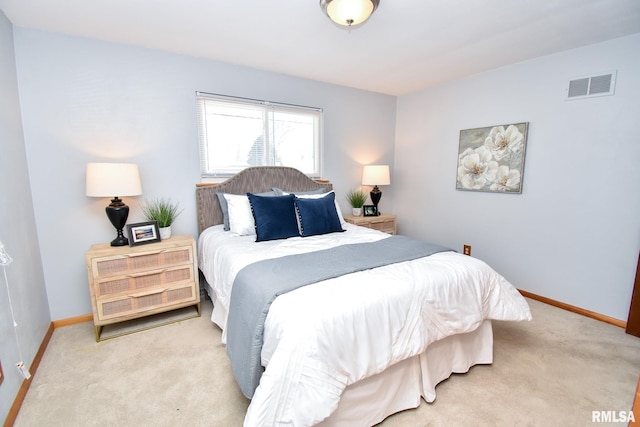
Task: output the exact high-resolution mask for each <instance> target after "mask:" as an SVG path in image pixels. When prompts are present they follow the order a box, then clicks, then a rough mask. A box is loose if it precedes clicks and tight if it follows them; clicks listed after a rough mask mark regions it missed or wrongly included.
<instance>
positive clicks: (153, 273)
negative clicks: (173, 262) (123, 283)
mask: <svg viewBox="0 0 640 427" xmlns="http://www.w3.org/2000/svg"><path fill="white" fill-rule="evenodd" d="M166 271H167V269H166V268H165V269H164V270H156V271H154V272H148V271H145V272H144V273H138V274H128V275H127V277H131V278H132V279H137V278H138V277H144V276H154V275H156V274H162V273H164V272H166Z"/></svg>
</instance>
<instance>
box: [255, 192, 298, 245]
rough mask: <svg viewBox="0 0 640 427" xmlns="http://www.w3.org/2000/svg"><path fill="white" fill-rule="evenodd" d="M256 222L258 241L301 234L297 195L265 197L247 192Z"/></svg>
mask: <svg viewBox="0 0 640 427" xmlns="http://www.w3.org/2000/svg"><path fill="white" fill-rule="evenodd" d="M247 197H249V203H250V204H251V212H252V213H253V219H254V221H255V222H256V242H263V241H265V240H277V239H287V238H289V237H295V236H299V235H300V232H299V231H298V221H297V218H296V208H295V205H294V202H293V199H294V198H295V196H294V195H293V194H290V195H288V196H276V197H263V196H257V195H255V194H251V193H247Z"/></svg>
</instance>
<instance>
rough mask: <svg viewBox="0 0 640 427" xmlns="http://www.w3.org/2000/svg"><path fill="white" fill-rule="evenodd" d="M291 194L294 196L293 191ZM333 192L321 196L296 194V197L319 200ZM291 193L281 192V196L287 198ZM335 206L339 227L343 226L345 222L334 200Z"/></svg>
mask: <svg viewBox="0 0 640 427" xmlns="http://www.w3.org/2000/svg"><path fill="white" fill-rule="evenodd" d="M292 193H293V194H296V193H295V191H293V192H292ZM331 193H334V194H335V192H334V191H333V190H331V191H329V192H327V193H322V194H296V197H299V198H301V199H321V198H323V197H324V196H326V195H327V194H331ZM289 194H291V193H287V192H286V191H283V192H282V195H283V196H287V195H289ZM334 202H335V204H336V212H338V218H339V219H340V224H341V225H345V224H346V223H347V222H346V221H345V220H344V217H343V216H342V212H341V211H340V206H339V205H338V201H337V200H334Z"/></svg>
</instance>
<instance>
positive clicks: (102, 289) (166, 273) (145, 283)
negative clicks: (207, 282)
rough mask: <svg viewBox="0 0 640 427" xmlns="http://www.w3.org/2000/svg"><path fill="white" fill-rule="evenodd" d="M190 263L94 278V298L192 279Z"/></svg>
mask: <svg viewBox="0 0 640 427" xmlns="http://www.w3.org/2000/svg"><path fill="white" fill-rule="evenodd" d="M194 277H195V275H194V271H193V267H192V266H191V265H190V264H187V265H182V266H178V267H173V268H164V269H161V270H151V271H144V272H140V273H132V274H127V275H126V276H114V277H109V278H106V279H97V280H96V285H97V286H96V289H95V292H96V298H102V297H105V296H110V295H114V294H119V293H122V292H131V291H136V290H143V289H147V288H151V287H162V286H167V285H173V284H176V283H178V282H184V281H193V280H194Z"/></svg>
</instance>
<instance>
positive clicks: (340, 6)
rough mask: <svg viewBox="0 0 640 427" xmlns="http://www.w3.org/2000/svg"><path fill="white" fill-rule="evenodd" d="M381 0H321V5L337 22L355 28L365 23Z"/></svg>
mask: <svg viewBox="0 0 640 427" xmlns="http://www.w3.org/2000/svg"><path fill="white" fill-rule="evenodd" d="M379 3H380V0H320V7H321V8H322V10H323V11H324V13H326V14H327V16H328V17H329V18H330V19H331V20H332V21H333V22H335V23H336V24H338V25H340V26H343V27H348V28H353V27H356V26H358V25H360V24H362V23H364V22H365V21H366V20H367V19H369V17H370V16H371V14H372V13H373V11H374V10H376V8H377V7H378V4H379Z"/></svg>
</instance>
